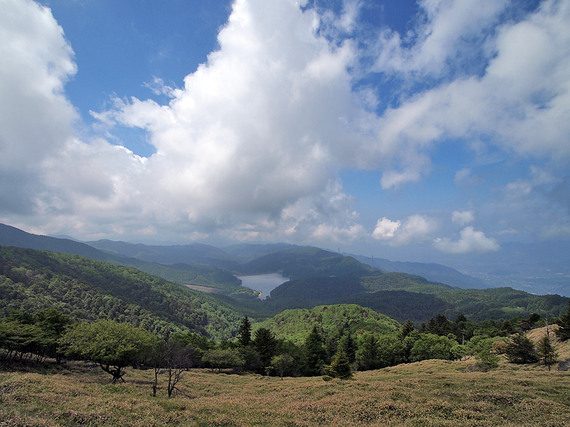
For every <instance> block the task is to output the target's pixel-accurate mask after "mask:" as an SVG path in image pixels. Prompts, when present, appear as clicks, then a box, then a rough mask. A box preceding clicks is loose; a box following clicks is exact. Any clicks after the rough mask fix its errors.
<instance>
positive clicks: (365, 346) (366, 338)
mask: <svg viewBox="0 0 570 427" xmlns="http://www.w3.org/2000/svg"><path fill="white" fill-rule="evenodd" d="M356 360H357V362H358V367H359V368H360V369H361V370H363V371H367V370H369V369H378V368H380V367H381V364H380V357H379V351H378V342H377V340H376V337H375V335H374V334H372V333H365V334H363V335H362V336H361V337H360V342H359V344H358V350H357V352H356Z"/></svg>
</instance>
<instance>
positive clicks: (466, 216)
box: [451, 211, 475, 225]
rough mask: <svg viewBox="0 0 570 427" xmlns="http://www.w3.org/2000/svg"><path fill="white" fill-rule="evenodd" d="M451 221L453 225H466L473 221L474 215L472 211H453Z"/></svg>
mask: <svg viewBox="0 0 570 427" xmlns="http://www.w3.org/2000/svg"><path fill="white" fill-rule="evenodd" d="M451 220H452V221H453V222H454V223H455V224H459V225H467V224H469V223H471V222H473V221H474V220H475V215H473V212H472V211H453V213H452V214H451Z"/></svg>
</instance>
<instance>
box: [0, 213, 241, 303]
mask: <svg viewBox="0 0 570 427" xmlns="http://www.w3.org/2000/svg"><path fill="white" fill-rule="evenodd" d="M0 246H13V247H17V248H28V249H36V250H47V251H51V252H58V253H64V254H71V255H80V256H84V257H87V258H90V259H94V260H98V261H105V262H110V263H112V264H116V265H125V266H129V267H135V268H138V269H139V270H141V271H144V272H146V273H149V274H154V275H156V276H159V277H162V278H163V279H166V280H170V281H174V282H177V283H183V284H187V283H192V284H197V285H203V286H210V285H217V286H221V287H222V288H224V289H226V290H228V292H231V290H233V289H236V288H239V287H240V281H239V280H238V279H237V278H235V277H234V276H233V274H231V273H229V272H227V271H225V270H223V269H220V268H218V267H215V266H207V265H198V266H194V265H190V264H188V265H186V264H184V265H171V266H168V265H163V264H160V263H158V262H147V261H144V260H141V259H138V258H135V257H130V256H128V255H127V254H125V253H121V252H119V251H106V250H100V249H97V248H95V247H93V246H91V245H88V244H86V243H81V242H77V241H75V240H70V239H60V238H56V237H50V236H41V235H37V234H31V233H27V232H25V231H22V230H20V229H18V228H16V227H12V226H9V225H5V224H0ZM124 246H125V247H130V246H137V245H131V244H124ZM143 246H144V245H143Z"/></svg>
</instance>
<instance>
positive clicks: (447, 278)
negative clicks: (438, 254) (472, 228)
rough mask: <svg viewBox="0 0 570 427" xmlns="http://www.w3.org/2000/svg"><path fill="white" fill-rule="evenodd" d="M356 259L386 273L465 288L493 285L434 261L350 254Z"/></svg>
mask: <svg viewBox="0 0 570 427" xmlns="http://www.w3.org/2000/svg"><path fill="white" fill-rule="evenodd" d="M352 256H353V257H354V258H356V259H357V260H358V261H360V262H363V263H365V264H368V265H371V266H372V267H376V268H379V269H380V270H382V271H385V272H388V273H407V274H414V275H416V276H422V277H425V278H426V279H428V280H430V281H432V282H438V283H445V284H453V286H457V287H459V288H465V289H485V288H490V287H493V286H491V285H489V284H488V283H486V282H485V281H484V280H482V279H477V278H475V277H471V276H468V275H466V274H463V273H460V272H459V271H457V270H456V269H454V268H451V267H446V266H445V265H441V264H436V263H421V262H404V261H390V260H387V259H384V258H371V257H365V256H362V255H352Z"/></svg>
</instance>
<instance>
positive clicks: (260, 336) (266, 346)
mask: <svg viewBox="0 0 570 427" xmlns="http://www.w3.org/2000/svg"><path fill="white" fill-rule="evenodd" d="M253 347H254V348H255V350H256V351H257V353H258V354H259V358H260V359H261V364H262V366H263V367H264V368H265V367H267V366H269V365H271V360H272V358H273V356H275V353H276V351H277V340H276V339H275V336H274V335H273V333H272V332H271V331H270V330H269V329H266V328H260V329H258V330H257V331H255V336H254V338H253Z"/></svg>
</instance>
